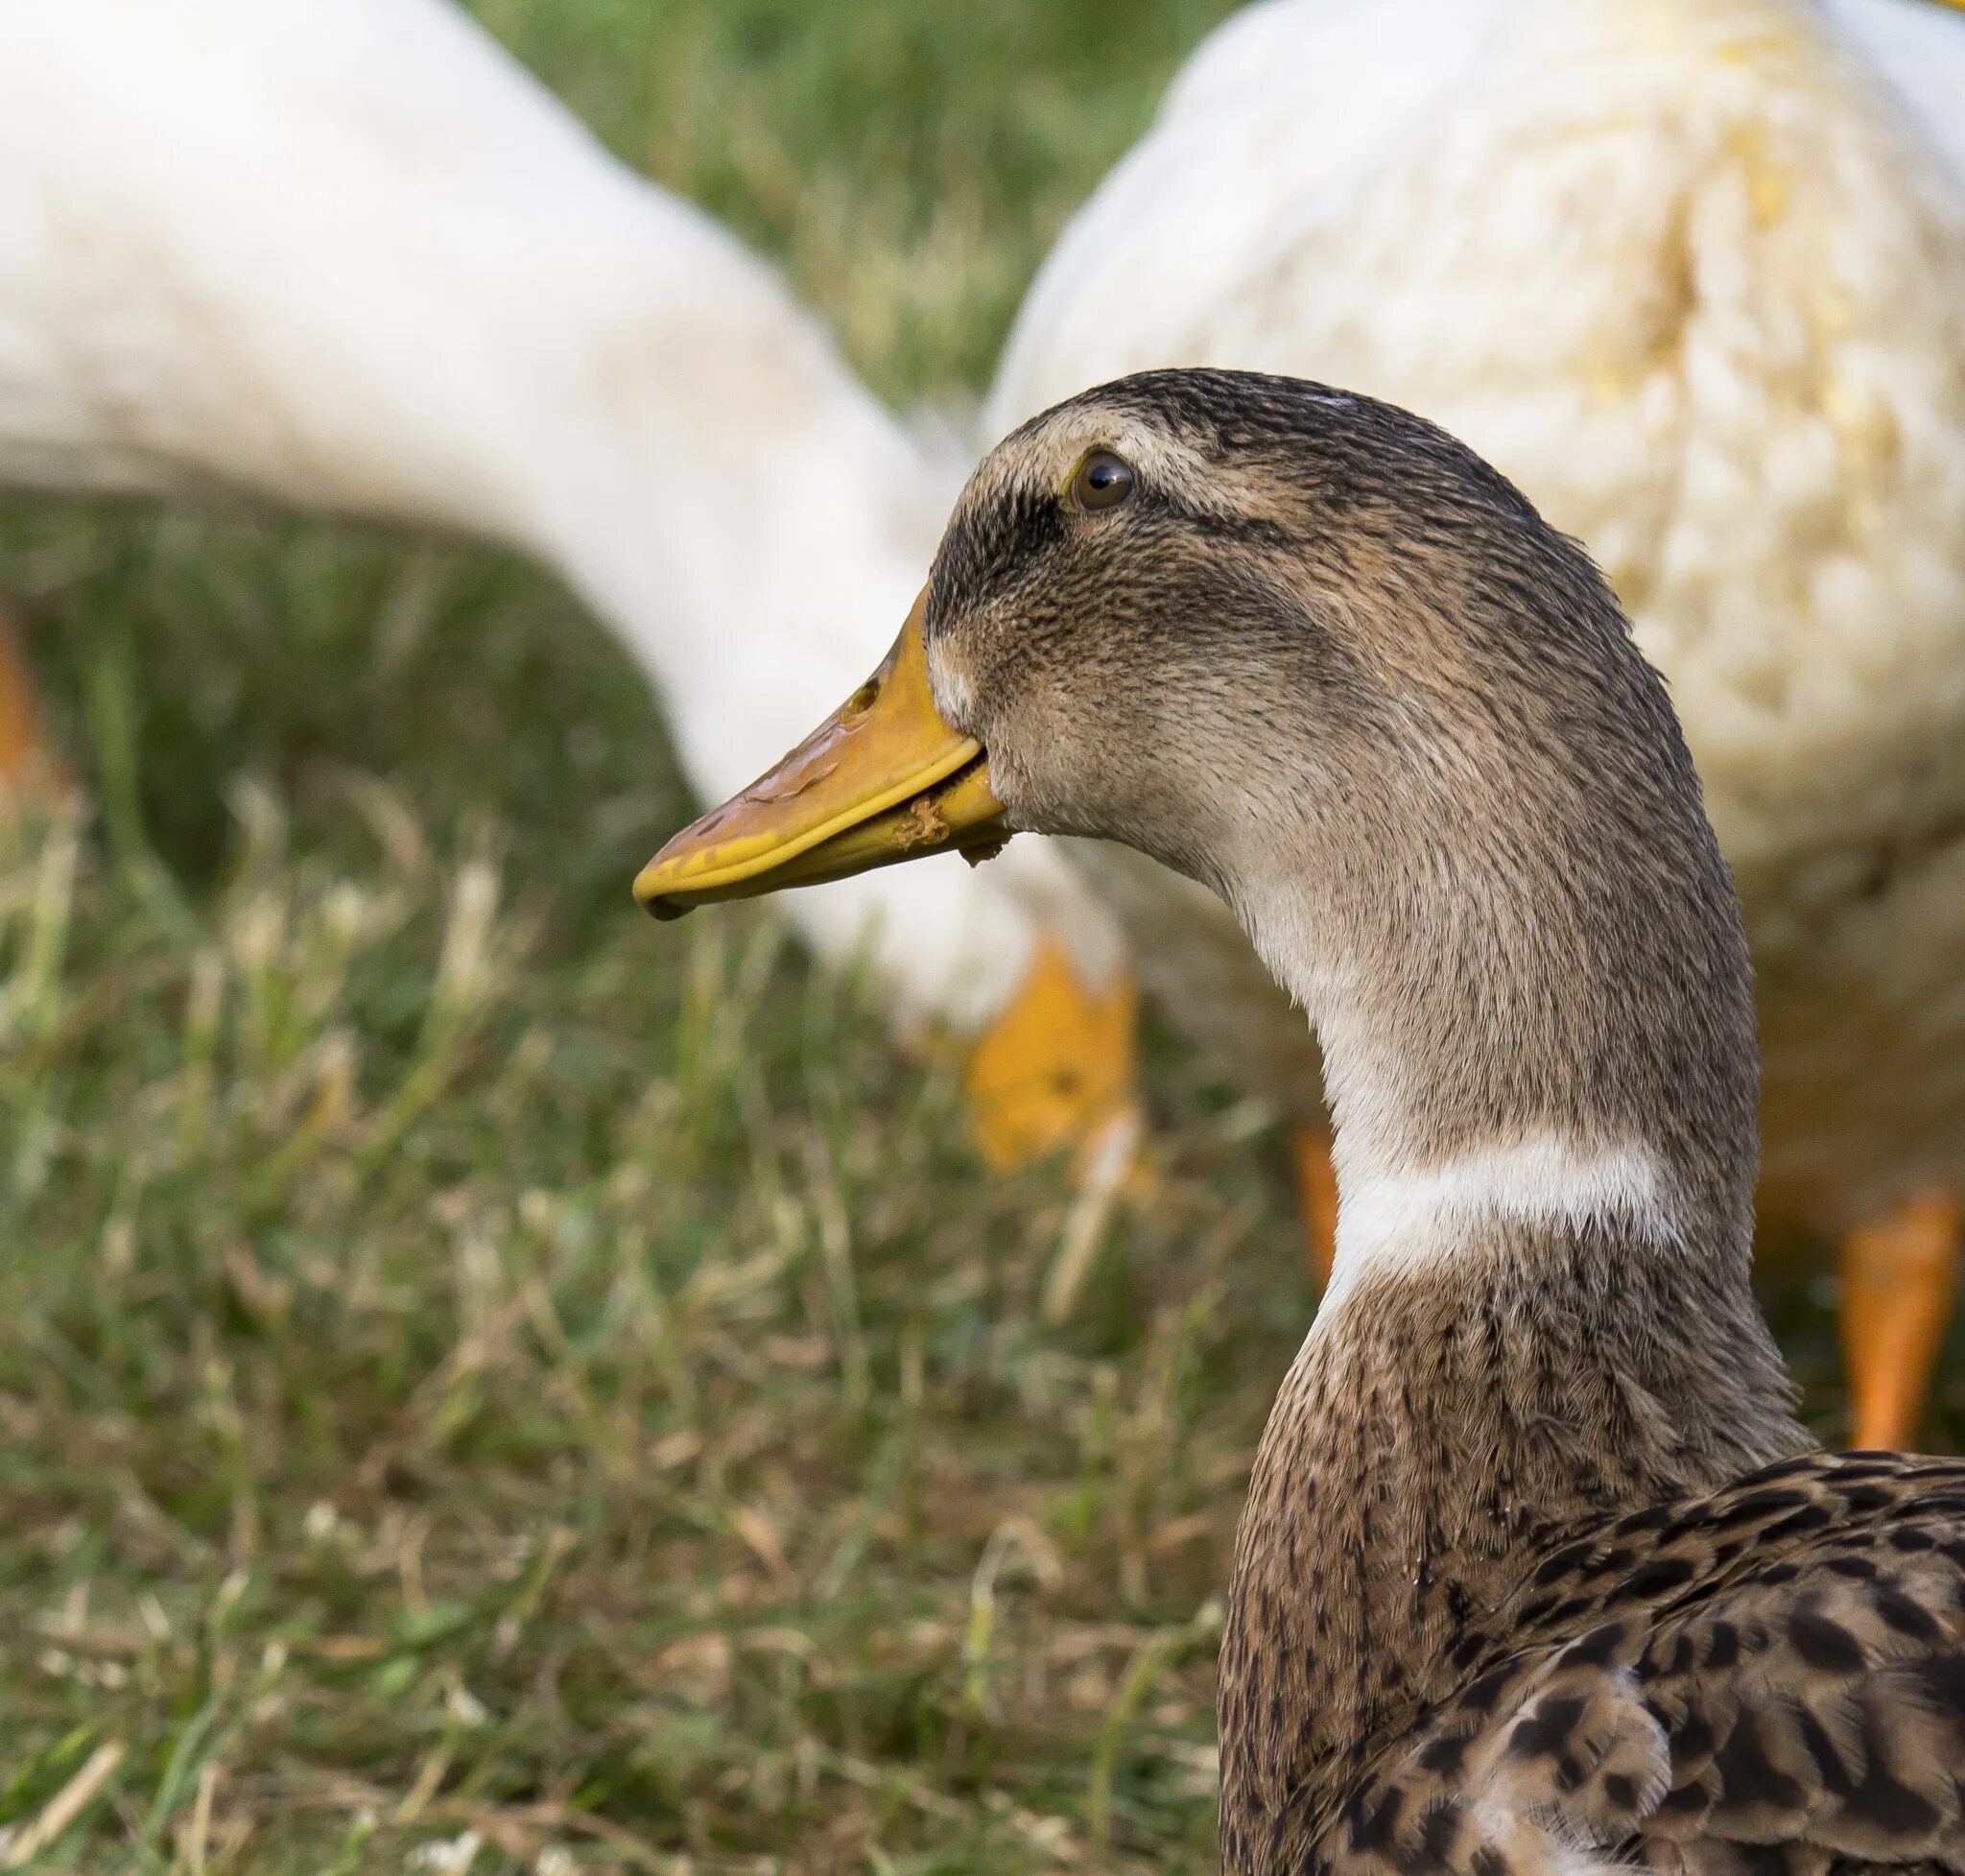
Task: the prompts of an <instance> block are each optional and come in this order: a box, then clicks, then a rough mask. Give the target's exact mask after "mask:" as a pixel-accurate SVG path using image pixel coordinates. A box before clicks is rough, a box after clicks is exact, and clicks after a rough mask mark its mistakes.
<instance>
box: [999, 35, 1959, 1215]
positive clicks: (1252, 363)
mask: <svg viewBox="0 0 1965 1876" xmlns="http://www.w3.org/2000/svg"><path fill="white" fill-rule="evenodd" d="M1940 144H1942V145H1943V146H1944V147H1945V151H1946V155H1944V156H1938V157H1934V156H1933V154H1932V153H1933V150H1934V149H1936V148H1937V147H1938V146H1939V145H1940ZM1203 364H1208V365H1232V366H1235V367H1238V368H1252V369H1260V370H1268V371H1276V372H1281V373H1287V374H1290V375H1295V376H1300V377H1310V378H1319V379H1324V380H1327V381H1329V382H1332V383H1336V384H1341V385H1344V386H1345V387H1347V388H1348V389H1353V390H1357V391H1361V392H1370V393H1372V394H1374V395H1377V396H1379V397H1383V398H1386V399H1388V400H1391V401H1393V402H1396V403H1399V404H1403V405H1406V406H1407V407H1409V408H1410V409H1412V410H1415V411H1418V412H1419V413H1421V414H1422V415H1424V416H1430V417H1432V419H1433V420H1434V421H1436V422H1438V423H1440V424H1442V425H1443V426H1444V427H1446V428H1447V429H1449V430H1451V431H1452V432H1454V433H1455V434H1456V436H1459V437H1461V438H1462V439H1465V440H1466V441H1467V442H1468V443H1470V444H1471V445H1472V446H1473V447H1474V448H1475V449H1476V450H1478V451H1480V453H1481V454H1482V455H1484V456H1486V457H1487V458H1488V459H1489V460H1491V461H1492V462H1494V463H1496V464H1497V465H1498V466H1499V467H1501V468H1502V469H1503V471H1504V472H1505V473H1506V474H1507V475H1509V476H1510V477H1511V478H1512V479H1513V480H1514V481H1516V482H1517V483H1518V484H1519V485H1520V486H1521V487H1523V488H1524V489H1525V490H1526V492H1527V494H1528V496H1529V498H1530V499H1531V500H1532V501H1534V502H1535V503H1536V504H1537V506H1538V507H1540V508H1541V509H1542V511H1544V513H1546V514H1547V515H1548V516H1549V517H1550V518H1551V521H1553V522H1554V523H1555V524H1556V525H1557V526H1559V527H1561V528H1563V529H1564V530H1566V531H1567V532H1569V533H1571V534H1576V535H1578V536H1580V537H1581V538H1582V539H1583V540H1584V541H1585V542H1586V543H1587V544H1588V545H1589V546H1590V548H1591V549H1592V551H1593V552H1594V554H1595V555H1596V557H1597V558H1598V560H1599V561H1600V562H1601V563H1602V565H1603V566H1604V567H1605V569H1606V571H1607V572H1608V573H1609V575H1610V577H1611V579H1612V582H1613V583H1614V584H1615V585H1616V587H1617V589H1618V591H1619V593H1620V596H1621V597H1622V599H1623V601H1624V603H1625V606H1626V607H1627V609H1628V610H1629V611H1630V612H1631V614H1632V615H1633V617H1634V619H1635V621H1636V627H1637V633H1638V637H1639V639H1640V642H1641V643H1642V644H1643V646H1644V649H1645V652H1646V653H1647V654H1648V655H1649V656H1650V657H1651V658H1652V659H1653V661H1654V662H1656V663H1657V664H1658V665H1659V666H1660V667H1661V668H1662V669H1663V670H1664V672H1665V673H1666V674H1667V676H1668V677H1669V680H1670V682H1671V685H1672V697H1673V701H1674V702H1675V704H1676V706H1677V709H1678V711H1679V714H1680V716H1681V718H1682V720H1683V722H1684V724H1685V729H1686V733H1687V737H1688V739H1689V741H1690V743H1691V745H1692V748H1693V752H1694V754H1695V756H1696V757H1697V759H1698V762H1699V765H1700V770H1701V772H1702V775H1703V777H1704V781H1705V786H1706V791H1707V800H1708V805H1709V808H1710V810H1711V814H1712V819H1713V820H1714V823H1715V825H1716V828H1717V830H1718V833H1719V836H1720V840H1721V843H1722V846H1723V847H1724V849H1725V851H1726V853H1727V856H1728V858H1729V860H1730V861H1731V864H1732V866H1733V868H1734V870H1735V873H1736V874H1737V876H1738V881H1739V886H1740V896H1741V898H1742V899H1743V901H1744V902H1745V907H1746V914H1747V922H1748V927H1749V931H1750V934H1751V936H1752V938H1753V942H1754V952H1755V958H1756V962H1757V966H1758V971H1759V976H1760V986H1761V990H1760V994H1761V1013H1762V1022H1763V1028H1764V1057H1765V1101H1764V1121H1765V1130H1766V1149H1767V1152H1766V1177H1767V1182H1768V1189H1769V1191H1770V1193H1771V1194H1772V1195H1773V1196H1774V1197H1776V1198H1777V1199H1781V1200H1783V1201H1786V1202H1789V1203H1792V1204H1794V1205H1797V1206H1807V1207H1810V1208H1811V1211H1812V1212H1813V1215H1815V1216H1817V1217H1822V1216H1824V1215H1826V1216H1827V1217H1828V1218H1829V1219H1830V1220H1840V1221H1842V1222H1847V1221H1849V1220H1851V1219H1853V1218H1856V1217H1858V1216H1859V1215H1861V1214H1863V1213H1865V1212H1867V1211H1869V1210H1870V1209H1871V1208H1873V1207H1875V1206H1877V1205H1879V1204H1882V1203H1885V1202H1890V1201H1894V1200H1896V1199H1901V1198H1902V1197H1903V1196H1904V1195H1906V1193H1909V1192H1911V1191H1914V1190H1916V1189H1919V1188H1922V1187H1927V1186H1931V1185H1944V1186H1947V1187H1952V1188H1955V1187H1956V1186H1957V1185H1958V1184H1959V1183H1960V1182H1961V1179H1965V16H1959V15H1956V14H1953V13H1950V12H1944V11H1942V10H1940V9H1939V8H1936V7H1934V6H1930V5H1926V4H1923V3H1922V0H1833V4H1831V5H1830V6H1829V7H1828V8H1827V9H1826V10H1822V9H1817V8H1815V7H1812V6H1811V5H1808V4H1805V3H1804V0H1793V3H1792V4H1789V3H1787V0H1593V3H1592V4H1578V0H1269V4H1267V5H1262V6H1257V7H1254V8H1251V9H1249V10H1248V11H1247V12H1243V13H1242V14H1240V15H1238V16H1237V17H1236V18H1235V19H1233V20H1231V21H1230V22H1229V23H1228V24H1227V25H1226V26H1224V27H1223V28H1222V29H1221V30H1220V32H1219V33H1218V34H1217V35H1216V36H1215V37H1214V38H1213V39H1211V40H1210V41H1209V42H1208V44H1207V45H1206V46H1205V47H1204V48H1203V49H1202V51H1201V52H1200V53H1199V54H1198V55H1197V56H1196V58H1195V59H1193V60H1192V61H1191V62H1190V64H1189V65H1188V67H1187V68H1186V70H1185V71H1184V72H1183V73H1182V75H1181V77H1180V79H1179V81H1178V82H1177V83H1176V84H1175V87H1174V89H1173V91H1172V94H1171V95H1170V97H1169V99H1168V101H1167V103H1166V105H1165V107H1164V108H1163V110H1162V113H1161V115H1160V117H1159V119H1158V121H1157V122H1156V124H1155V126H1154V128H1153V129H1152V130H1151V131H1150V132H1149V133H1148V135H1147V136H1146V137H1145V138H1144V139H1143V140H1142V141H1141V143H1140V144H1139V145H1138V146H1137V147H1136V148H1135V149H1134V150H1133V152H1132V153H1131V154H1130V155H1129V156H1128V157H1127V158H1126V159H1125V161H1124V162H1123V163H1122V164H1121V165H1120V166H1119V168H1118V169H1117V170H1115V171H1114V173H1113V174H1112V175H1111V176H1110V177H1109V178H1108V179H1107V180H1106V182H1105V183H1104V184H1103V185H1102V187H1101V189H1100V191H1099V192H1098V193H1097V194H1096V195H1095V196H1094V198H1093V199H1092V201H1091V202H1089V203H1088V205H1087V206H1086V207H1085V208H1084V209H1083V210H1081V211H1080V213H1079V215H1078V217H1077V219H1076V220H1075V221H1074V222H1073V224H1072V225H1071V226H1069V227H1068V228H1067V229H1066V231H1065V233H1064V235H1063V237H1062V238H1061V239H1060V240H1059V242H1058V244H1057V245H1056V247H1055V248H1054V250H1053V252H1052V254H1051V257H1050V259H1049V260H1048V261H1047V262H1046V264H1045V267H1044V269H1043V271H1042V273H1040V275H1039V277H1038V279H1037V282H1036V284H1035V286H1034V287H1033V288H1032V290H1031V292H1030V297H1028V299H1027V300H1026V302H1025V305H1024V309H1023V312H1022V315H1021V317H1020V319H1019V321H1018V324H1017V327H1016V330H1015V332H1014V333H1013V335H1012V337H1011V341H1010V344H1009V345H1008V348H1007V350H1006V356H1005V361H1004V364H1003V367H1002V370H1001V374H1000V376H999V379H998V382H997V384H996V387H995V390H994V392H993V394H992V397H991V399H990V403H989V409H988V427H989V428H990V430H991V432H992V433H1000V432H1002V431H1003V430H1006V429H1007V428H1008V427H1009V426H1011V425H1012V424H1014V423H1015V422H1017V421H1019V420H1021V419H1022V418H1023V417H1025V416H1028V415H1030V414H1031V413H1033V412H1035V411H1038V410H1041V409H1043V408H1045V407H1046V406H1047V405H1050V404H1052V403H1054V402H1055V401H1056V400H1058V399H1059V398H1061V397H1064V396H1066V395H1069V394H1071V393H1072V392H1076V391H1077V390H1078V389H1079V388H1080V387H1081V386H1083V385H1085V384H1086V383H1088V382H1092V381H1095V380H1098V379H1102V378H1108V377H1111V376H1113V375H1114V374H1115V373H1118V372H1120V371H1131V370H1137V369H1142V368H1150V367H1157V366H1180V365H1203ZM1086 859H1087V864H1088V865H1090V866H1091V867H1093V868H1094V870H1095V871H1096V873H1097V874H1098V876H1099V877H1100V878H1101V883H1102V884H1103V886H1104V888H1105V890H1106V891H1107V893H1108V895H1109V896H1111V897H1112V898H1113V900H1114V902H1115V903H1116V904H1117V905H1119V906H1121V907H1122V908H1123V909H1124V910H1125V914H1126V916H1127V920H1128V922H1129V923H1130V924H1131V925H1132V926H1133V927H1134V929H1135V932H1136V934H1137V935H1138V938H1139V943H1138V949H1139V952H1140V954H1141V967H1142V971H1143V975H1144V976H1145V978H1146V981H1147V983H1148V986H1149V987H1152V986H1153V985H1155V983H1156V981H1157V983H1158V985H1160V987H1163V988H1166V989H1168V990H1169V991H1170V992H1171V996H1170V1001H1171V1002H1172V1005H1173V1007H1174V1008H1176V1009H1183V1008H1184V1009H1185V1010H1186V1013H1187V1015H1188V1018H1189V1019H1190V1020H1191V1021H1192V1022H1193V1023H1194V1024H1195V1026H1196V1029H1197V1030H1198V1032H1199V1033H1202V1034H1204V1035H1207V1036H1209V1037H1211V1038H1213V1040H1214V1041H1215V1042H1216V1043H1217V1044H1218V1045H1219V1046H1221V1047H1223V1048H1224V1049H1225V1050H1226V1051H1228V1052H1229V1059H1230V1060H1231V1062H1232V1063H1233V1064H1234V1065H1235V1067H1236V1069H1237V1071H1238V1072H1241V1073H1246V1072H1247V1071H1248V1069H1249V1068H1250V1066H1251V1065H1253V1064H1261V1065H1262V1066H1263V1067H1264V1068H1265V1069H1266V1071H1267V1080H1268V1081H1269V1085H1270V1088H1271V1090H1272V1091H1273V1092H1275V1093H1276V1094H1277V1096H1278V1098H1279V1099H1281V1100H1283V1101H1285V1102H1286V1103H1288V1102H1290V1101H1291V1098H1292V1095H1293V1096H1294V1104H1295V1105H1296V1110H1297V1111H1298V1112H1301V1111H1302V1106H1301V1091H1302V1090H1303V1089H1305V1088H1308V1087H1311V1086H1314V1074H1315V1060H1314V1056H1313V1055H1312V1053H1311V1049H1310V1043H1309V1037H1308V1036H1307V1034H1306V1033H1305V1025H1304V1024H1303V1023H1302V1022H1301V1021H1300V1020H1292V1019H1290V1018H1289V1017H1288V1016H1287V1015H1286V1014H1285V1013H1284V1012H1283V1011H1282V1009H1281V1007H1280V1005H1279V1002H1278V999H1277V994H1276V992H1275V991H1274V990H1273V988H1272V986H1271V985H1270V982H1269V980H1268V977H1267V973H1266V972H1265V971H1264V970H1263V968H1262V966H1261V965H1260V963H1259V962H1257V960H1256V959H1255V958H1254V956H1253V954H1252V953H1251V951H1250V950H1249V947H1248V946H1247V944H1246V943H1245V942H1244V941H1243V937H1242V935H1241V933H1240V931H1239V930H1238V929H1237V928H1236V926H1235V924H1234V922H1233V920H1232V919H1231V918H1230V917H1229V915H1228V914H1227V913H1226V912H1225V910H1224V909H1223V908H1222V907H1221V906H1220V905H1219V902H1218V901H1217V900H1215V899H1214V898H1213V897H1212V896H1211V895H1209V894H1207V893H1205V892H1203V891H1200V890H1199V889H1198V888H1191V887H1188V886H1187V885H1186V883H1185V882H1182V881H1179V880H1175V879H1172V878H1171V877H1170V876H1169V875H1167V874H1165V873H1164V872H1160V871H1158V870H1157V869H1154V868H1152V867H1148V865H1147V864H1146V863H1144V862H1141V861H1139V860H1138V859H1137V858H1136V856H1134V855H1132V854H1130V853H1129V852H1126V851H1125V850H1123V849H1120V848H1116V847H1114V848H1100V849H1096V850H1088V852H1087V855H1086ZM1342 1171H1343V1169H1342V1167H1341V1165H1340V1166H1339V1167H1338V1175H1339V1181H1340V1183H1341V1178H1342ZM1340 1236H1341V1226H1340Z"/></svg>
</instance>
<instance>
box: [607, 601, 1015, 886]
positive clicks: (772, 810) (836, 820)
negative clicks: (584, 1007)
mask: <svg viewBox="0 0 1965 1876" xmlns="http://www.w3.org/2000/svg"><path fill="white" fill-rule="evenodd" d="M926 597H927V596H926V594H923V596H922V598H921V599H917V600H916V601H915V602H914V609H913V610H912V611H911V612H910V613H909V614H908V623H907V624H906V625H905V626H903V627H902V628H901V635H900V637H899V638H897V639H896V640H895V641H894V647H893V650H892V651H890V652H889V653H888V654H887V656H886V658H885V659H883V660H882V662H881V666H880V669H879V670H878V671H876V672H875V673H874V674H873V676H872V677H869V678H868V679H867V680H866V682H865V683H864V684H862V685H861V686H860V688H859V689H858V690H857V691H855V692H854V693H853V695H852V696H851V697H849V698H848V699H847V700H846V701H845V702H844V703H843V704H842V705H840V708H839V709H838V710H836V711H834V713H833V714H832V715H831V716H830V717H828V718H827V719H826V720H825V722H824V723H822V724H819V726H818V727H817V729H815V730H814V731H813V732H812V734H811V735H810V736H808V737H807V738H806V739H805V740H804V742H802V743H800V744H799V745H798V747H797V748H795V749H793V751H792V753H791V754H790V755H788V756H786V757H785V758H784V760H783V761H782V762H780V763H778V764H777V765H776V766H775V767H774V768H772V769H770V770H769V771H767V772H765V773H764V774H762V775H760V776H759V777H758V778H757V780H756V781H754V782H752V783H751V784H750V786H749V787H748V788H746V790H745V791H744V793H743V794H742V795H739V796H734V797H733V798H731V799H730V800H728V801H726V802H724V803H723V805H722V807H721V808H713V809H712V810H711V811H710V812H709V813H708V814H706V815H704V816H703V818H702V819H700V820H698V821H697V822H696V823H695V824H694V825H692V826H689V827H685V828H684V829H683V830H682V832H681V833H679V834H677V835H676V836H675V839H674V840H673V841H671V842H670V843H669V844H668V845H667V846H665V847H664V848H663V849H662V850H661V852H659V853H658V854H656V855H655V857H654V858H653V859H652V860H651V861H650V862H649V864H648V865H647V866H646V867H643V868H642V869H641V873H640V876H639V877H638V878H637V879H636V880H635V882H634V896H635V897H636V898H637V899H638V900H640V902H641V903H642V905H643V906H644V907H646V908H647V909H648V910H649V911H650V912H651V913H653V914H654V915H655V916H656V917H657V918H679V917H681V915H682V914H684V913H685V912H688V911H689V910H690V909H691V908H692V907H695V906H699V905H707V904H709V903H711V902H712V901H714V900H718V899H747V898H752V897H755V896H757V895H758V894H760V893H765V892H776V891H780V890H782V889H783V888H785V887H789V886H817V885H818V884H819V883H820V882H821V881H823V880H829V879H843V878H845V877H846V875H847V874H849V873H864V872H866V871H868V870H869V869H870V868H872V867H891V866H894V865H896V864H897V863H898V862H900V861H903V860H915V859H919V858H920V857H921V856H922V855H924V854H930V853H939V852H942V851H943V850H944V849H948V848H953V849H955V850H956V851H958V852H959V853H962V854H965V855H966V856H968V858H969V859H970V860H972V861H976V860H986V859H987V858H988V857H989V856H990V855H991V854H993V853H995V852H996V851H997V850H998V849H999V848H1000V847H1001V846H1002V845H1003V843H1004V842H1005V841H1006V840H1008V839H1009V836H1010V830H1009V828H1007V827H1006V826H1005V825H1004V821H1003V803H1002V802H1001V801H999V800H998V799H997V798H996V796H995V795H994V793H993V792H992V791H991V789H990V786H989V761H988V758H987V757H986V756H985V755H984V754H983V753H982V744H980V743H979V742H977V741H976V739H975V738H974V737H973V736H963V735H960V734H959V733H958V732H957V731H956V730H954V729H951V728H950V727H949V725H948V724H946V723H944V722H943V721H942V717H941V713H940V711H938V710H937V709H936V708H935V697H934V693H933V692H932V691H931V689H930V688H929V683H928V648H927V644H926V641H925V640H924V638H923V636H922V626H921V618H922V607H923V604H924V602H925V600H926Z"/></svg>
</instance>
